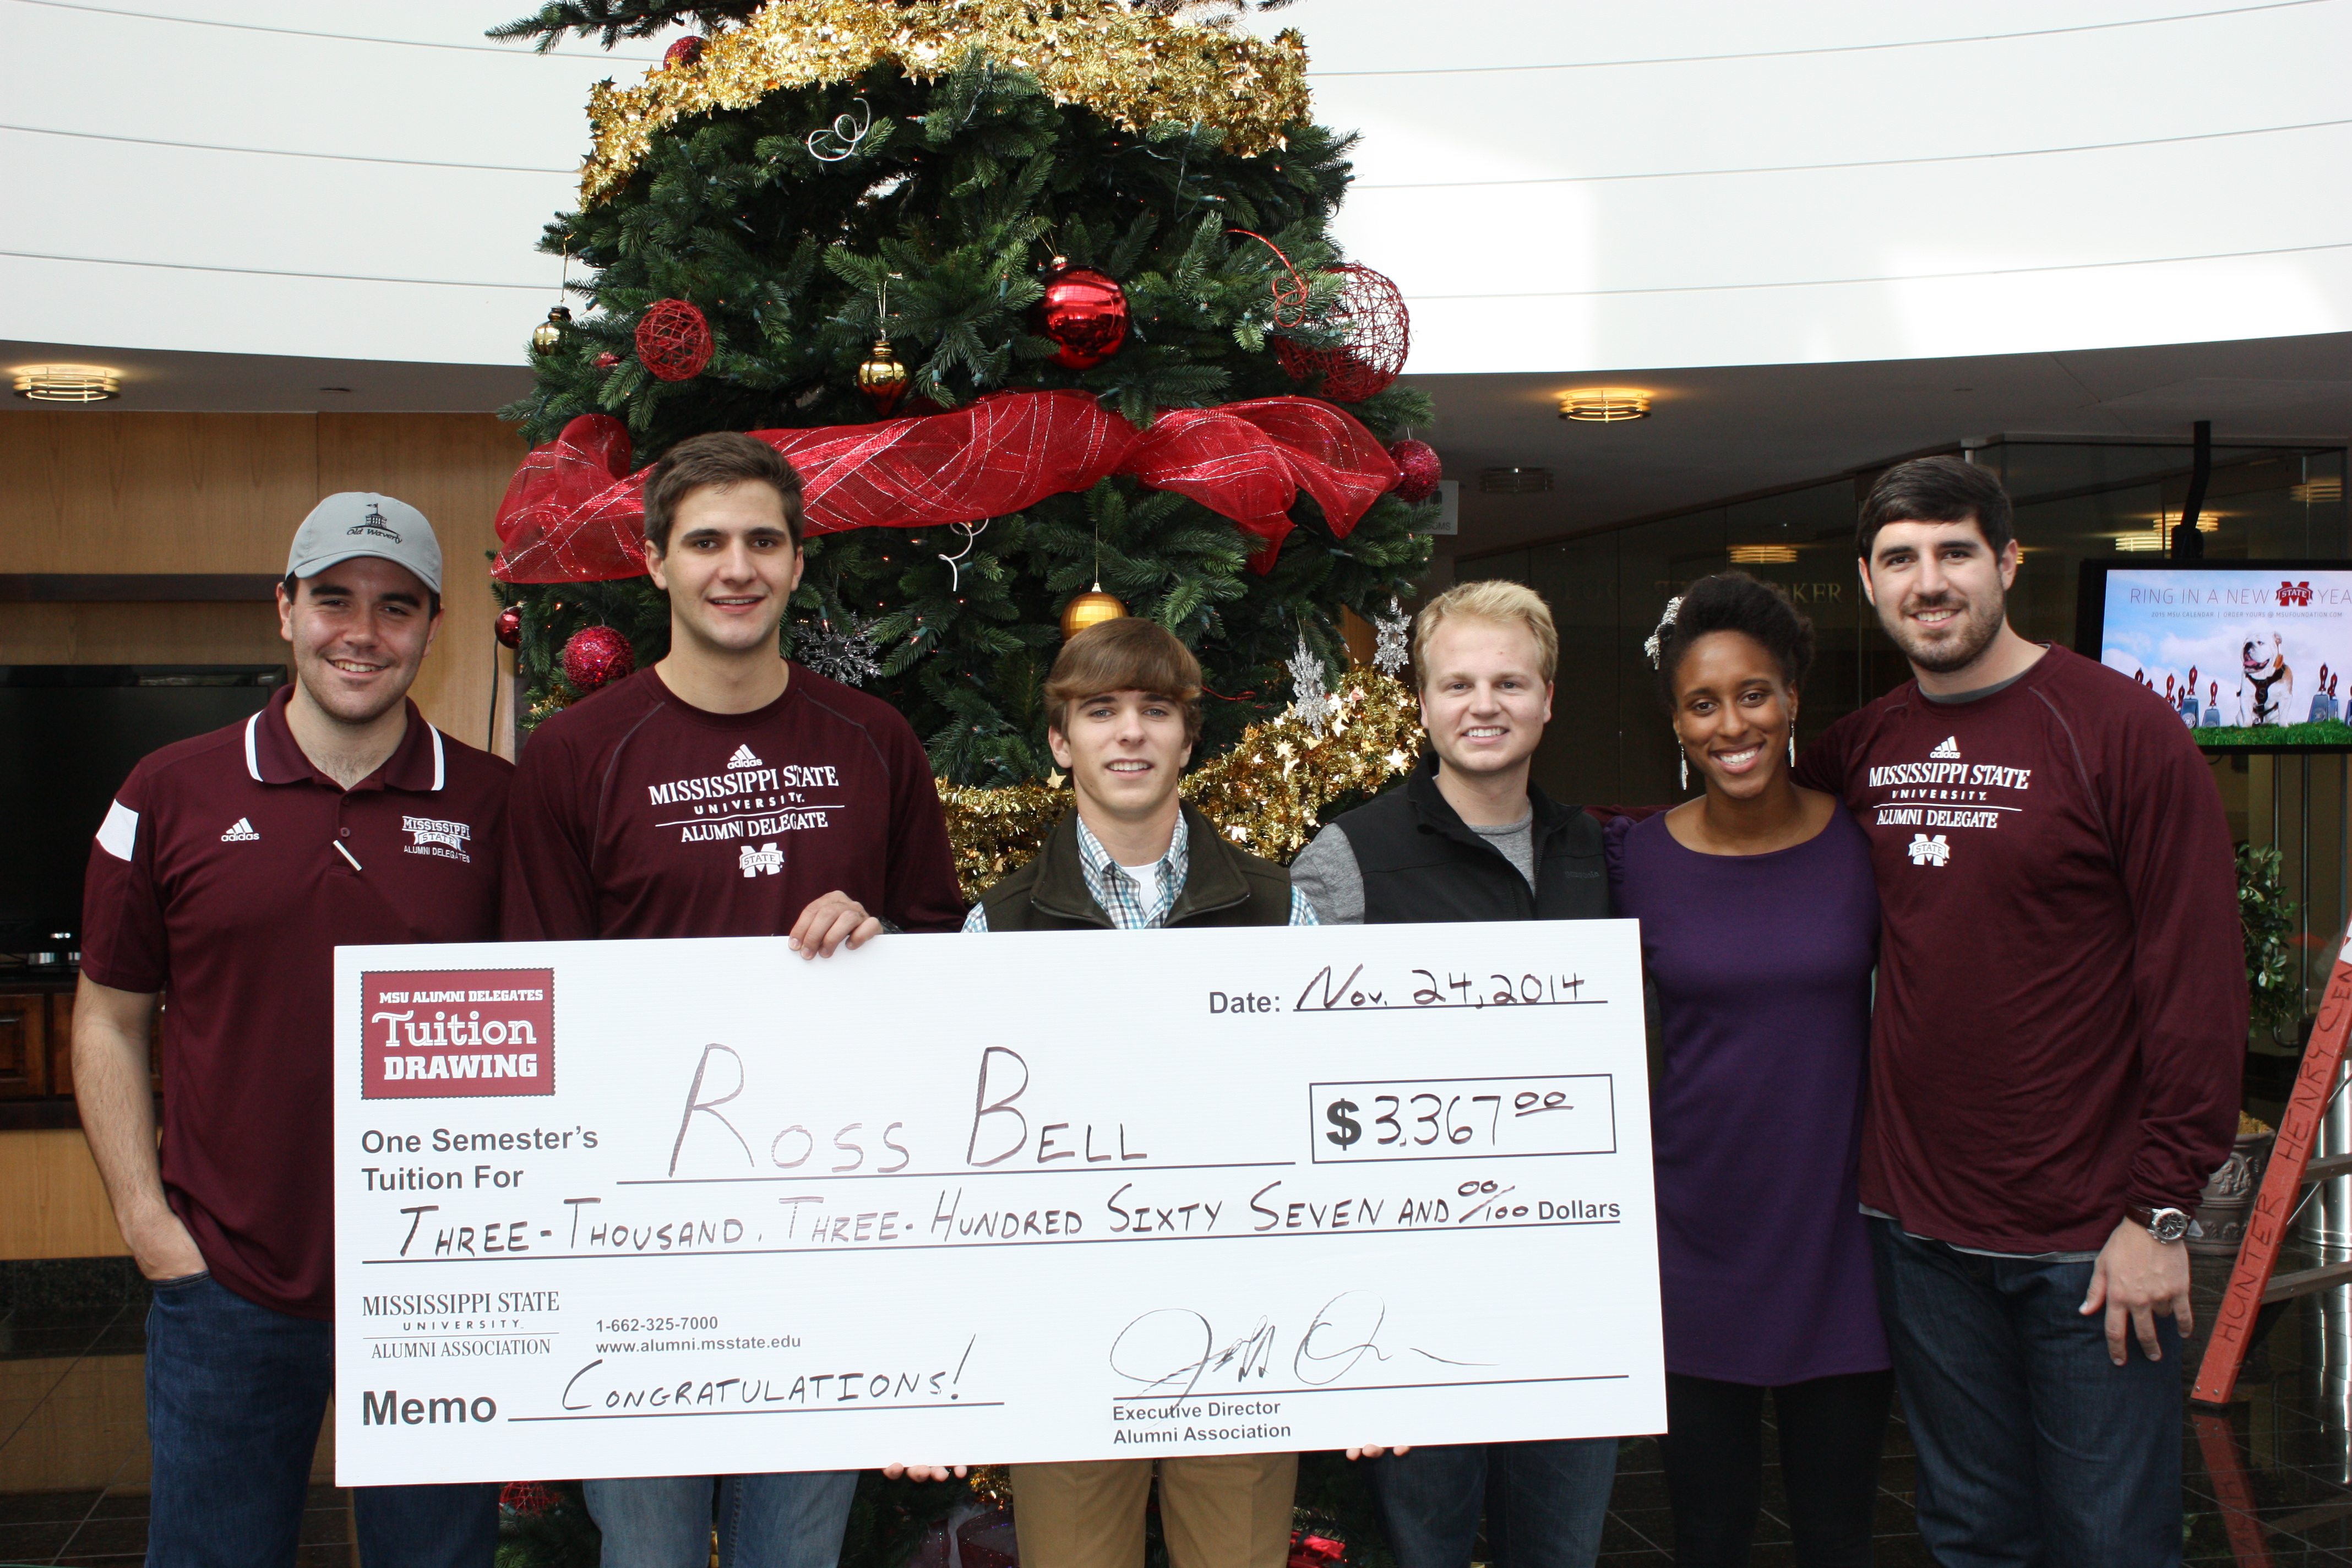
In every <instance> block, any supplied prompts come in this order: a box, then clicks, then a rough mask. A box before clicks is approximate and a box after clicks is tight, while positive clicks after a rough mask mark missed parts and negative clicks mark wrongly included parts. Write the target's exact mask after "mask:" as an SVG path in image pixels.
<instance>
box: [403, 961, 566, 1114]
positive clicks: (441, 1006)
mask: <svg viewBox="0 0 2352 1568" xmlns="http://www.w3.org/2000/svg"><path fill="white" fill-rule="evenodd" d="M360 1000H361V1004H362V1005H361V1008H360V1018H361V1024H362V1033H361V1041H362V1044H361V1047H360V1058H361V1080H360V1094H361V1097H362V1099H366V1100H450V1099H457V1098H459V1097H461V1096H475V1095H510V1094H553V1093H554V1092H555V971H553V970H551V969H452V970H418V969H405V970H387V971H378V972H374V973H362V975H361V976H360Z"/></svg>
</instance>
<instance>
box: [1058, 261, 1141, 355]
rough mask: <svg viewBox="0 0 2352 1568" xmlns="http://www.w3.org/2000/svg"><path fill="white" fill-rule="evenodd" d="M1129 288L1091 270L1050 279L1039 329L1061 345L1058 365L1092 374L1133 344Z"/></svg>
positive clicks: (1065, 270) (1060, 272)
mask: <svg viewBox="0 0 2352 1568" xmlns="http://www.w3.org/2000/svg"><path fill="white" fill-rule="evenodd" d="M1127 321H1128V314H1127V290H1126V289H1122V288H1120V287H1119V286H1118V279H1115V278H1112V277H1110V276H1108V274H1106V273H1101V272H1097V271H1096V270H1095V269H1094V268H1091V267H1065V268H1059V269H1058V270H1056V271H1055V273H1054V275H1053V276H1052V277H1051V278H1049V279H1046V282H1045V298H1044V299H1043V300H1039V301H1037V330H1038V331H1039V332H1040V333H1041V334H1042V335H1044V336H1045V337H1048V338H1051V339H1053V340H1054V342H1055V343H1056V344H1058V345H1059V352H1058V353H1055V355H1054V363H1055V364H1058V365H1066V366H1068V367H1069V368H1070V369H1072V370H1089V369H1092V368H1093V367H1094V366H1096V365H1098V364H1100V363H1102V362H1103V361H1105V360H1107V359H1108V358H1110V356H1111V355H1113V354H1115V353H1118V345H1119V344H1121V343H1123V342H1126V341H1127Z"/></svg>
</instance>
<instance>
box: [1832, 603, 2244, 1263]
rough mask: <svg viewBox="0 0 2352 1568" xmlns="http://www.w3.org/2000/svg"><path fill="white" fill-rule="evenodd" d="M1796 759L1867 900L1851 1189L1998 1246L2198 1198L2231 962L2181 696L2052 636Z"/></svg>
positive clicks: (1911, 692)
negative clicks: (1990, 675)
mask: <svg viewBox="0 0 2352 1568" xmlns="http://www.w3.org/2000/svg"><path fill="white" fill-rule="evenodd" d="M1798 777H1799V778H1800V779H1801V781H1802V782H1804V783H1806V784H1812V785H1813V786H1814V787H1816V788H1820V789H1825V790H1831V791H1833V792H1835V793H1837V794H1838V795H1841V796H1842V797H1843V799H1844V801H1845V804H1846V807H1847V809H1848V810H1850V811H1852V812H1853V816H1854V820H1856V821H1857V822H1859V823H1861V824H1862V826H1863V828H1864V832H1866V833H1867V834H1868V835H1869V836H1870V840H1871V854H1872V858H1873V862H1874V868H1875V869H1876V872H1877V877H1878V893H1879V900H1880V903H1881V905H1882V907H1883V909H1884V910H1885V931H1884V934H1883V938H1882V942H1881V945H1880V957H1879V971H1878V999H1877V1008H1876V1013H1875V1016H1874V1021H1873V1027H1872V1040H1871V1090H1870V1108H1869V1113H1868V1118H1867V1125H1866V1129H1865V1132H1864V1150H1863V1164H1862V1198H1863V1202H1864V1204H1866V1205H1869V1206H1870V1207H1872V1208H1874V1209H1877V1210H1880V1211H1881V1212H1883V1213H1885V1214H1889V1215H1894V1216H1895V1218H1896V1219H1897V1220H1899V1221H1900V1222H1901V1223H1902V1225H1903V1227H1904V1228H1905V1229H1906V1230H1908V1231H1910V1232H1911V1233H1912V1234H1914V1235H1916V1236H1922V1237H1932V1238H1934V1239H1935V1240H1937V1241H1944V1242H1949V1243H1951V1244H1952V1245H1954V1246H1958V1247H1977V1248H1980V1249H1983V1250H1986V1251H1992V1252H2011V1253H2041V1252H2073V1251H2091V1250H2095V1249H2096V1248H2097V1247H2101V1246H2103V1245H2105V1241H2106V1238H2107V1237H2108V1234H2109V1233H2110V1232H2112V1231H2113V1230H2114V1228H2115V1226H2116V1222H2117V1221H2118V1220H2120V1219H2121V1218H2122V1217H2123V1211H2124V1209H2125V1207H2126V1205H2128V1204H2146V1205H2171V1206H2173V1207H2176V1208H2182V1209H2188V1208H2191V1207H2193V1206H2194V1205H2195V1202H2196V1198H2197V1194H2198V1193H2199V1191H2200V1189H2201V1188H2202V1187H2203V1185H2204V1184H2205V1180H2206V1178H2207V1177H2208V1176H2209V1175H2210V1173H2212V1171H2213V1170H2214V1168H2215V1167H2217V1166H2219V1165H2220V1164H2221V1162H2222V1161H2223V1159H2224V1158H2225V1157H2226V1156H2227V1155H2228V1153H2229V1150H2230V1141H2231V1136H2232V1135H2233V1134H2234V1132H2235V1131H2236V1125H2237V1124H2236V1111H2237V1105H2238V1093H2239V1077H2240V1073H2241V1071H2242V1060H2243V1057H2244V1052H2245V1041H2246V980H2245V964H2244V961H2243V959H2242V938H2241V936H2240V931H2239V923H2238V900H2237V877H2236V872H2235V869H2234V865H2233V860H2232V857H2231V847H2230V833H2229V826H2228V823H2227V821H2226V819H2225V818H2224V817H2223V816H2222V811H2221V798H2220V796H2219V795H2218V794H2217V793H2216V791H2215V789H2214V786H2213V781H2212V776H2211V774H2210V772H2209V770H2208V769H2207V767H2206V764H2205V763H2204V760H2203V759H2202V758H2201V757H2200V755H2199V754H2198V752H2197V748H2196V745H2195V743H2194V742H2192V741H2191V739H2190V738H2189V731H2188V730H2187V729H2186V728H2185V727H2184V726H2183V725H2182V724H2181V722H2180V718H2179V715H2178V714H2177V713H2175V712H2173V711H2172V710H2171V709H2170V708H2168V707H2167V706H2166V705H2165V702H2164V700H2163V699H2161V698H2160V697H2158V696H2156V695H2155V694H2154V693H2152V692H2150V691H2148V690H2147V689H2143V688H2142V687H2140V686H2139V685H2138V684H2137V682H2135V681H2133V680H2130V679H2126V677H2124V676H2122V675H2119V674H2117V673H2116V672H2115V671H2114V670H2111V669H2107V668H2104V667H2102V666H2100V665H2097V664H2094V663H2092V662H2091V661H2090V660H2088V659H2085V658H2080V657H2078V656H2076V655H2074V654H2072V653H2069V652H2067V651H2066V650H2065V649H2063V648H2058V647H2053V648H2052V649H2051V650H2050V651H2049V652H2048V653H2046V654H2044V655H2043V656H2042V658H2041V659H2040V660H2039V661H2037V662H2036V663H2035V664H2034V665H2033V667H2032V668H2031V669H2030V670H2028V671H2027V672H2026V673H2025V674H2024V675H2023V676H2021V678H2019V679H2018V680H2017V681H2016V682H2015V683H2014V684H2012V685H2011V686H2008V687H2006V688H2003V689H2000V690H1999V691H1996V692H1993V693H1992V694H1990V696H1985V697H1981V698H1979V699H1977V700H1973V701H1968V702H1937V701H1934V700H1929V699H1928V698H1927V697H1926V696H1925V695H1923V694H1922V693H1921V691H1920V689H1919V687H1918V684H1917V683H1916V681H1913V682H1906V684H1904V685H1903V686H1901V687H1899V688H1898V689H1895V690H1894V691H1892V692H1889V693H1888V694H1887V695H1886V696H1885V697H1883V698H1881V699H1879V700H1877V701H1875V702H1874V703H1872V704H1870V706H1868V707H1867V708H1864V709H1863V710H1860V711H1859V712H1856V713H1853V714H1849V715H1848V716H1847V717H1845V718H1844V719H1842V720H1840V721H1838V722H1837V723H1835V724H1833V725H1832V726H1831V727H1830V729H1829V731H1828V732H1827V733H1825V734H1824V735H1822V738H1821V740H1820V741H1818V742H1815V743H1814V745H1813V746H1812V747H1811V749H1810V750H1809V751H1808V752H1806V753H1805V756H1804V759H1803V763H1802V765H1801V767H1800V769H1799V771H1798Z"/></svg>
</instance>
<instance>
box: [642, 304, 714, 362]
mask: <svg viewBox="0 0 2352 1568" xmlns="http://www.w3.org/2000/svg"><path fill="white" fill-rule="evenodd" d="M637 358H638V359H640V360H642V361H643V362H644V363H645V367H646V369H647V370H649V371H651V372H653V373H654V374H656V375H657V376H659V377H661V378H662V379H663V380H664V381H691V380H693V379H694V378H695V377H696V376H698V375H700V374H702V367H703V366H704V365H707V364H709V363H710V323H709V321H705V320H703V316H702V312H701V311H699V310H696V309H695V308H694V307H693V306H692V305H689V304H688V303H687V302H686V301H685V300H655V301H654V303H653V306H652V308H651V309H649V310H646V313H645V316H644V319H643V320H641V321H638V322H637Z"/></svg>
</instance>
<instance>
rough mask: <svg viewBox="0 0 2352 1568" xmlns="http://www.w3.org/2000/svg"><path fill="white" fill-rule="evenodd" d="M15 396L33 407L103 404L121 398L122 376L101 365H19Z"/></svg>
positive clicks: (14, 373)
mask: <svg viewBox="0 0 2352 1568" xmlns="http://www.w3.org/2000/svg"><path fill="white" fill-rule="evenodd" d="M8 374H10V375H12V376H14V377H16V395H17V396H19V397H22V398H26V399H28V400H30V401H32V402H34V403H104V402H105V401H106V400H107V399H108V398H110V397H120V396H121V395H122V373H121V371H119V370H112V369H110V368H108V367H107V366H105V365H102V364H20V365H18V366H17V367H16V369H14V370H12V371H10V372H9V373H8Z"/></svg>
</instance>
